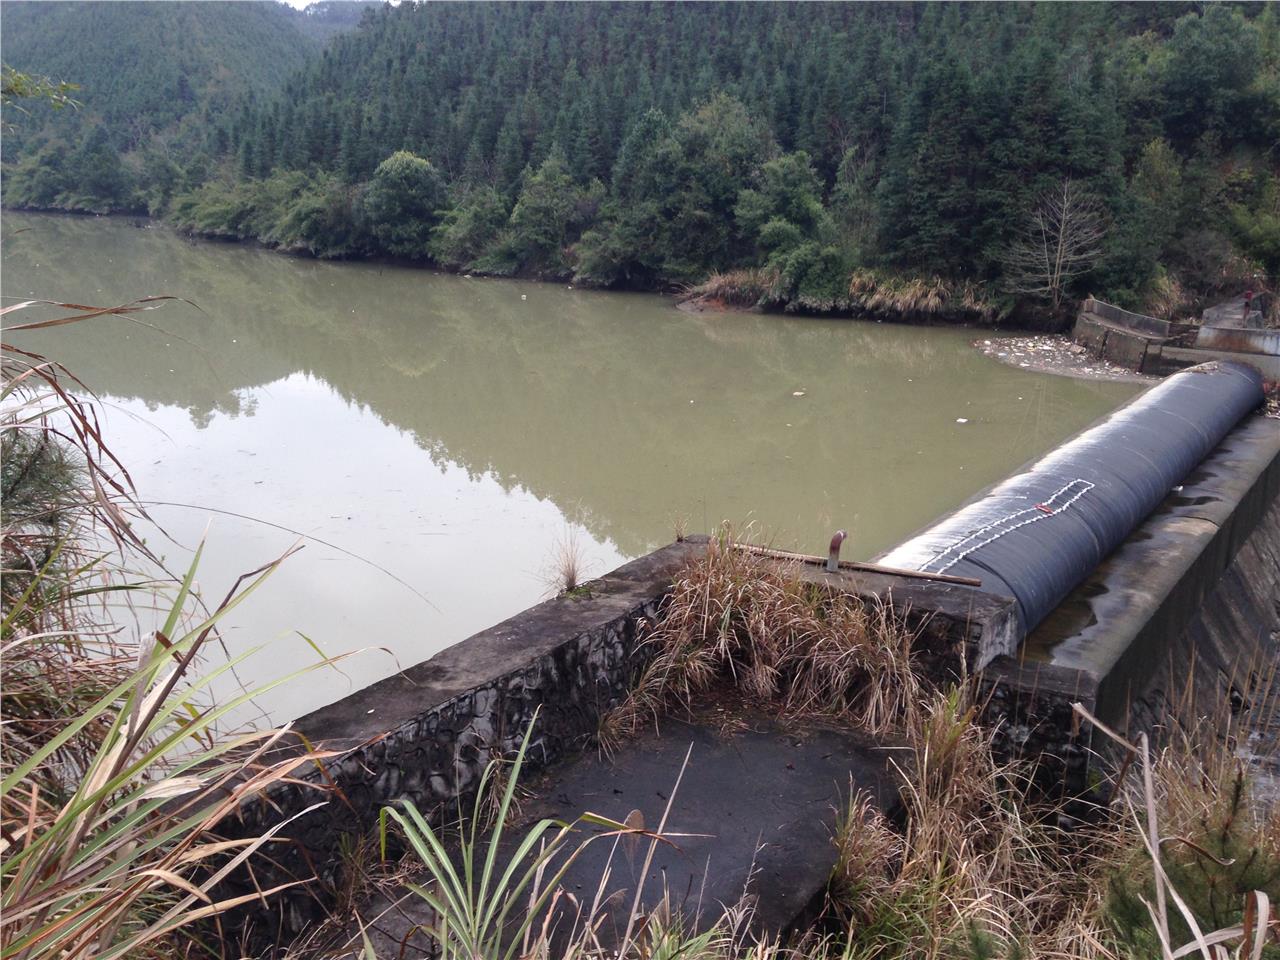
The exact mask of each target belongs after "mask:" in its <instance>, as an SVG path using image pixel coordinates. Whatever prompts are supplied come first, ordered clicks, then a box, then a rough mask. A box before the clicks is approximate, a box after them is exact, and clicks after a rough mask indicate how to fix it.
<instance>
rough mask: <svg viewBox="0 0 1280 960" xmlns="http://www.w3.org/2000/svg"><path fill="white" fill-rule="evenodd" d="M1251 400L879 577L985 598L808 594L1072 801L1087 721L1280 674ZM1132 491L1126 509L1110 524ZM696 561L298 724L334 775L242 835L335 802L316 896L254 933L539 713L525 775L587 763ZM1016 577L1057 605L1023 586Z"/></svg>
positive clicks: (1037, 484)
mask: <svg viewBox="0 0 1280 960" xmlns="http://www.w3.org/2000/svg"><path fill="white" fill-rule="evenodd" d="M1175 400H1176V401H1177V402H1176V403H1174V401H1175ZM1260 400H1261V391H1260V388H1259V387H1258V383H1257V378H1256V376H1253V375H1250V374H1249V373H1247V372H1241V371H1238V370H1235V369H1234V368H1232V367H1231V366H1229V365H1213V366H1211V367H1209V368H1207V369H1193V370H1189V371H1186V372H1184V373H1181V374H1178V375H1175V376H1174V377H1171V378H1170V379H1169V380H1167V381H1165V383H1163V384H1161V385H1160V386H1159V387H1156V388H1154V389H1153V390H1152V391H1149V392H1148V393H1147V394H1144V395H1143V397H1140V398H1139V399H1138V400H1137V401H1135V402H1134V403H1132V404H1130V405H1128V406H1126V407H1124V408H1122V409H1121V410H1119V411H1117V412H1116V413H1115V414H1113V415H1112V416H1111V417H1109V418H1107V419H1106V420H1104V421H1103V422H1102V423H1100V424H1099V425H1097V426H1095V427H1093V428H1090V429H1089V430H1088V431H1085V432H1084V433H1083V434H1081V435H1080V436H1079V437H1077V438H1076V439H1075V440H1072V441H1069V442H1068V443H1067V444H1064V445H1063V446H1062V447H1060V448H1059V449H1058V450H1056V451H1054V452H1052V453H1050V454H1049V455H1047V456H1046V457H1044V458H1042V459H1041V460H1040V461H1038V462H1037V463H1036V464H1033V465H1032V466H1031V467H1030V468H1029V469H1028V470H1026V471H1023V472H1022V473H1019V474H1018V475H1017V476H1015V477H1013V478H1011V479H1010V480H1008V481H1005V482H1004V483H1002V484H1000V485H998V486H997V487H995V488H994V489H993V490H992V491H991V492H990V493H989V494H986V495H980V496H979V497H977V498H975V499H974V501H972V502H971V503H970V504H969V505H967V506H965V507H962V508H961V509H960V510H959V511H957V512H956V513H955V514H953V515H952V516H951V517H949V518H946V519H944V520H943V521H941V522H940V523H939V524H937V525H935V526H934V527H932V528H931V529H930V530H929V531H926V532H925V533H924V534H921V535H920V536H918V537H916V538H913V539H912V540H910V541H908V542H907V544H904V545H903V546H902V547H899V548H897V549H895V550H893V551H890V553H889V554H887V555H886V557H885V558H884V559H885V560H886V561H887V562H892V563H893V564H895V565H899V566H913V565H914V566H915V567H916V569H926V570H931V569H933V568H934V567H938V566H940V565H941V564H939V563H938V562H937V560H936V557H937V556H938V555H939V554H940V553H942V554H945V555H946V560H944V561H943V563H944V564H945V563H950V561H951V560H952V559H953V558H955V557H956V556H957V555H958V554H961V553H963V554H964V555H963V557H960V558H959V559H958V560H956V562H955V563H953V564H951V565H950V566H949V567H948V569H947V573H954V572H956V571H958V570H960V569H964V570H966V571H967V572H968V573H970V574H972V575H973V576H974V577H976V578H977V579H980V580H982V586H981V587H973V586H967V585H964V584H961V583H956V582H944V581H937V580H930V579H921V578H920V577H919V576H906V575H899V574H895V573H891V572H883V571H875V570H866V569H839V570H837V571H836V572H828V571H827V570H826V569H824V568H823V567H822V566H820V565H803V566H801V567H800V574H801V575H802V576H803V577H805V578H806V579H808V580H810V581H812V582H813V583H815V584H818V585H820V586H822V587H823V588H824V589H827V590H830V591H833V592H840V593H844V594H848V595H852V596H858V597H861V598H864V599H875V600H877V601H881V602H884V603H887V604H889V605H890V606H891V607H892V608H893V609H894V610H895V611H896V612H897V613H899V614H900V615H901V616H902V617H903V618H904V619H905V620H906V621H907V623H908V625H909V627H911V629H912V630H913V631H914V632H915V636H916V640H915V647H914V651H915V655H916V658H917V662H918V663H919V665H920V667H921V669H923V670H924V671H925V672H927V673H929V674H930V675H932V676H933V677H935V678H937V679H947V678H958V677H961V676H965V675H974V674H975V673H976V674H979V675H980V682H981V683H982V684H983V685H984V687H985V688H986V691H987V693H988V694H989V696H988V698H987V708H986V720H987V721H988V722H990V723H992V724H998V726H999V736H1000V738H1001V744H1002V747H1003V749H1005V750H1006V751H1008V752H1010V753H1021V754H1027V753H1034V754H1036V755H1039V756H1041V757H1042V758H1043V761H1044V762H1043V764H1042V769H1043V771H1044V772H1045V775H1046V776H1047V777H1049V778H1051V779H1052V780H1054V781H1056V782H1057V783H1058V784H1059V785H1060V787H1061V788H1062V789H1066V790H1080V789H1083V787H1084V786H1085V784H1086V782H1087V778H1088V768H1089V764H1090V762H1091V756H1092V754H1091V752H1090V740H1089V734H1088V731H1087V730H1085V731H1083V732H1082V731H1081V730H1080V729H1079V728H1078V726H1077V725H1076V724H1075V723H1073V720H1072V716H1071V704H1072V703H1074V702H1081V703H1083V704H1084V705H1085V706H1086V707H1088V708H1089V709H1090V710H1091V711H1093V712H1094V713H1095V715H1097V716H1098V717H1099V719H1101V720H1103V721H1104V722H1106V723H1108V724H1111V725H1114V726H1116V727H1119V728H1121V729H1137V728H1144V729H1145V728H1150V727H1153V726H1157V725H1159V724H1160V723H1161V722H1162V721H1163V720H1164V719H1166V717H1167V715H1168V711H1169V705H1170V704H1171V703H1172V702H1174V701H1175V699H1176V696H1180V695H1182V692H1183V688H1184V687H1185V686H1186V683H1187V678H1188V677H1189V676H1190V677H1194V682H1195V685H1197V687H1198V688H1199V689H1198V690H1197V694H1198V695H1199V696H1202V697H1205V698H1209V697H1213V696H1219V697H1221V696H1227V697H1235V698H1237V699H1238V701H1239V702H1240V703H1241V704H1242V707H1241V709H1242V710H1247V709H1250V706H1249V705H1251V704H1252V703H1253V700H1252V699H1251V696H1252V692H1251V686H1250V684H1251V682H1252V681H1251V680H1250V675H1249V664H1250V663H1251V662H1256V661H1257V660H1258V659H1259V658H1267V657H1270V658H1272V662H1274V661H1275V658H1277V657H1278V656H1280V632H1278V631H1280V600H1278V599H1277V598H1278V597H1280V422H1278V421H1276V420H1271V419H1266V418H1264V417H1263V416H1262V415H1261V414H1258V413H1255V412H1253V410H1254V408H1256V407H1257V405H1258V403H1259V402H1260ZM1166 401H1168V402H1167V403H1166ZM1166 453H1167V456H1166V455H1165V454H1166ZM1049 467H1052V468H1053V470H1052V472H1051V471H1050V470H1049V469H1048V468H1049ZM1076 481H1079V482H1080V483H1079V484H1077V485H1076V486H1073V487H1071V488H1070V489H1069V490H1067V491H1065V492H1063V493H1061V494H1058V495H1057V497H1056V498H1055V491H1057V490H1059V488H1061V487H1063V486H1064V485H1066V484H1068V483H1075V482H1076ZM1055 484H1056V486H1055ZM1085 484H1087V488H1086V487H1084V486H1083V485H1085ZM1121 491H1127V493H1128V494H1129V495H1130V498H1129V502H1128V503H1127V504H1126V505H1124V506H1123V508H1117V507H1116V505H1115V504H1114V503H1111V502H1110V501H1111V500H1112V499H1113V494H1114V495H1115V496H1118V495H1119V492H1121ZM1104 494H1105V496H1106V498H1107V503H1106V504H1105V506H1106V509H1103V507H1104V503H1103V502H1102V501H1103V497H1104ZM1068 501H1070V502H1069V503H1068ZM984 505H985V506H984ZM1042 507H1043V508H1044V509H1041V508H1042ZM1117 509H1119V510H1120V512H1119V514H1117V512H1116V510H1117ZM993 510H998V511H1004V512H1003V513H993ZM1026 510H1030V511H1031V512H1030V513H1023V514H1021V515H1020V516H1019V517H1018V519H1016V520H1014V521H1012V522H1009V521H1007V520H1006V521H1005V522H1003V523H1001V522H998V521H1000V519H1001V518H1002V517H1007V516H1008V515H1009V514H1010V513H1015V514H1016V513H1018V512H1019V511H1026ZM1117 516H1120V517H1121V520H1116V519H1115V518H1116V517H1117ZM1041 517H1042V518H1043V519H1039V518H1041ZM1029 519H1034V520H1035V522H1034V523H1026V524H1024V525H1023V526H1017V524H1018V523H1022V522H1023V521H1024V520H1029ZM1086 519H1088V520H1091V521H1095V522H1098V523H1102V524H1103V529H1104V530H1105V531H1106V535H1105V536H1104V535H1103V534H1102V533H1097V532H1092V531H1093V530H1094V528H1093V527H1090V526H1089V525H1088V524H1087V523H1082V521H1084V520H1086ZM992 524H994V525H992ZM1120 524H1123V525H1124V526H1123V529H1121V528H1120V526H1118V525H1120ZM983 527H986V528H987V529H986V530H985V531H983V532H981V533H980V534H978V535H975V531H979V530H981V528H983ZM997 533H998V534H999V535H998V536H993V534H997ZM1055 533H1062V534H1063V536H1060V537H1059V536H1052V535H1053V534H1055ZM1033 534H1034V536H1032V535H1033ZM1108 538H1110V539H1108ZM705 543H706V540H705V538H691V539H689V540H688V541H684V542H680V543H676V544H672V545H670V546H668V547H664V548H662V549H660V550H658V551H655V552H654V553H652V554H649V555H647V556H645V557H641V558H639V559H637V560H635V561H632V562H631V563H628V564H626V565H625V566H623V567H621V568H619V569H618V570H616V571H614V572H613V573H611V574H609V575H607V576H605V577H601V578H599V579H598V580H595V581H592V582H591V583H590V584H589V585H587V589H586V590H584V591H581V592H577V593H575V595H574V596H562V597H557V598H555V599H552V600H548V601H546V602H545V603H542V604H539V605H538V606H536V607H533V608H531V609H530V610H527V611H525V612H524V613H521V614H519V615H517V616H515V617H513V618H511V619H509V620H507V621H505V622H503V623H501V624H499V625H497V626H495V627H493V628H491V629H489V630H485V631H483V632H481V633H479V634H477V635H475V636H473V637H471V638H469V639H468V640H465V641H463V642H461V643H459V644H457V645H455V646H453V647H451V648H449V649H447V650H445V651H443V652H442V653H440V654H438V655H437V656H435V657H433V658H431V659H429V660H427V661H424V662H423V663H420V664H418V665H416V666H413V667H410V668H409V669H407V670H405V671H404V672H402V673H400V674H397V675H395V676H393V677H390V678H388V679H386V680H383V681H381V682H379V683H377V684H374V685H372V686H371V687H369V688H366V689H365V690H361V691H358V692H357V693H354V694H352V695H350V696H348V697H346V698H344V699H343V700H340V701H338V702H337V703H335V704H332V705H330V706H328V707H325V708H322V709H320V710H318V711H315V712H314V713H312V714H310V715H308V716H306V717H303V718H301V719H300V720H299V721H298V722H297V724H296V729H297V730H298V731H299V732H301V733H302V734H303V735H305V737H306V738H307V740H308V741H310V742H311V743H314V744H316V745H317V746H324V747H326V748H328V749H332V750H337V751H341V755H339V756H337V757H334V758H332V759H329V760H326V761H323V763H322V764H317V766H316V767H314V768H311V769H310V770H309V772H308V773H306V774H305V777H304V779H303V780H302V781H301V782H299V783H296V784H288V785H284V786H282V787H280V788H279V789H276V790H274V791H273V792H272V793H271V795H270V797H268V798H265V799H263V800H260V801H257V802H254V803H252V804H248V805H246V806H244V807H243V808H242V809H241V810H240V811H239V819H240V824H239V825H240V828H241V829H243V830H244V831H245V833H246V834H256V833H259V832H261V831H262V830H263V829H265V828H266V827H268V826H270V825H272V824H276V823H279V822H280V821H281V820H283V819H285V818H286V817H287V816H290V815H292V814H295V813H297V812H299V811H302V810H305V809H306V808H307V807H309V806H311V805H312V804H315V803H316V802H317V800H324V801H325V802H324V805H323V806H321V807H320V808H318V809H315V810H312V811H311V812H309V813H306V814H305V815H303V816H301V817H299V818H298V819H296V820H294V821H293V822H292V823H290V824H289V825H288V827H287V828H286V829H285V830H284V832H283V836H284V837H286V838H287V842H286V843H283V844H280V845H278V847H277V849H276V850H275V851H274V852H273V858H274V861H275V868H274V869H275V870H277V871H278V872H279V874H280V877H281V879H283V878H287V877H291V876H292V877H299V878H302V877H310V876H315V877H317V878H318V879H319V883H318V884H312V885H311V886H310V887H309V888H295V889H293V890H290V891H286V893H285V894H284V895H283V896H281V897H278V898H275V899H273V900H272V901H271V902H270V904H269V905H264V906H263V907H262V908H260V909H259V910H257V911H255V912H254V915H253V916H252V917H249V918H247V920H246V922H251V923H252V924H253V926H254V928H255V929H256V930H258V931H260V932H262V933H265V934H267V935H269V936H271V937H279V938H281V939H286V938H288V937H290V936H291V935H292V934H296V933H297V932H298V931H300V930H302V929H304V928H305V927H306V925H307V924H308V923H310V922H312V921H313V920H315V919H316V918H317V917H319V916H321V915H322V914H323V907H324V901H325V900H326V899H327V898H329V897H332V896H333V891H334V890H335V889H336V888H337V887H338V886H339V885H340V883H341V872H342V855H341V852H340V851H341V850H342V849H343V847H344V845H349V840H350V838H352V837H355V836H360V835H368V834H370V833H371V832H372V831H373V830H374V829H375V828H376V823H377V818H378V812H379V810H380V809H381V808H382V807H383V806H384V805H386V804H388V803H393V802H396V801H398V800H402V799H407V800H411V801H413V802H414V803H415V804H416V805H417V806H419V807H420V808H421V809H422V810H424V811H435V812H436V815H437V816H439V817H444V816H447V815H450V814H451V813H452V812H453V811H456V810H457V809H458V805H459V803H460V802H463V801H465V800H467V799H468V798H469V797H470V796H471V795H472V794H473V793H474V790H475V788H476V785H477V783H478V781H479V778H480V774H481V772H482V771H483V769H484V767H485V765H486V764H487V763H488V762H489V760H490V759H491V758H492V757H493V756H497V755H503V754H509V753H510V752H511V751H513V750H514V748H515V747H516V746H517V745H518V742H519V739H520V737H521V735H522V734H523V732H524V730H525V729H526V727H527V725H528V723H529V720H530V718H531V717H532V716H533V713H534V711H535V709H539V708H540V709H541V714H540V721H539V724H538V728H537V730H535V731H534V737H533V741H532V743H531V745H530V749H529V761H528V765H529V768H530V769H531V771H532V770H537V769H539V768H545V767H546V766H548V765H550V764H552V763H554V762H556V761H558V760H562V759H564V758H566V757H571V756H574V755H577V754H581V753H582V752H583V751H584V750H587V749H589V748H591V746H592V744H593V742H594V738H595V736H596V733H597V731H598V729H599V724H600V720H601V717H602V716H603V714H604V713H605V712H606V711H607V710H608V709H609V708H610V707H612V706H613V705H615V704H616V703H617V702H619V700H620V699H621V698H622V697H623V696H624V695H625V693H626V691H627V690H628V689H629V688H630V687H631V685H632V684H633V683H634V681H635V679H636V678H637V676H638V675H639V672H640V671H641V670H642V668H643V667H644V665H645V662H646V658H647V656H648V655H649V654H648V650H647V648H646V647H645V646H644V645H643V644H642V642H641V641H642V639H643V637H644V635H645V631H646V629H647V628H648V626H649V624H651V623H652V622H653V621H654V619H655V618H656V617H658V616H660V615H661V611H662V607H663V603H664V601H665V599H666V597H667V595H668V593H669V591H670V588H671V584H672V581H673V578H674V576H675V575H676V573H677V572H678V571H679V570H680V569H681V567H682V566H683V565H684V564H686V563H688V562H689V561H690V560H691V559H693V558H694V557H696V556H698V555H699V553H700V552H701V551H703V550H704V549H705ZM1063 543H1069V544H1070V545H1071V551H1068V550H1067V549H1065V548H1064V547H1063V546H1062V544H1063ZM956 544H961V546H960V547H959V548H956V547H955V545H956ZM1015 544H1017V545H1018V548H1017V549H1016V550H1013V549H1007V548H1010V547H1012V546H1013V545H1015ZM948 550H949V551H950V552H949V553H948V552H947V551H948ZM1036 551H1040V552H1043V554H1044V555H1045V556H1046V557H1053V556H1060V558H1061V560H1062V570H1060V571H1057V572H1056V573H1055V574H1054V575H1053V576H1044V575H1043V574H1042V572H1041V564H1040V558H1037V560H1036V562H1028V561H1025V560H1024V559H1023V558H1024V557H1027V556H1030V555H1031V554H1032V553H1035V552H1036ZM1023 568H1025V571H1024V569H1023ZM1024 572H1025V573H1033V574H1034V575H1035V576H1037V577H1042V579H1043V581H1044V582H1045V583H1048V584H1049V586H1047V587H1044V588H1043V589H1042V588H1040V587H1036V588H1035V589H1028V588H1026V586H1025V584H1024V580H1023V579H1021V578H1022V576H1023V574H1024ZM264 886H265V884H264Z"/></svg>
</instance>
